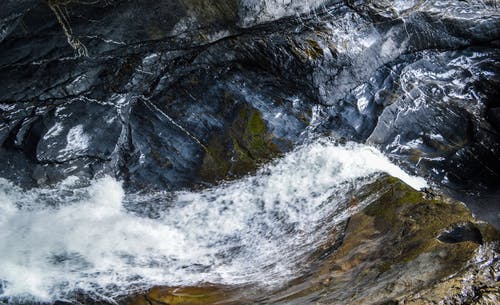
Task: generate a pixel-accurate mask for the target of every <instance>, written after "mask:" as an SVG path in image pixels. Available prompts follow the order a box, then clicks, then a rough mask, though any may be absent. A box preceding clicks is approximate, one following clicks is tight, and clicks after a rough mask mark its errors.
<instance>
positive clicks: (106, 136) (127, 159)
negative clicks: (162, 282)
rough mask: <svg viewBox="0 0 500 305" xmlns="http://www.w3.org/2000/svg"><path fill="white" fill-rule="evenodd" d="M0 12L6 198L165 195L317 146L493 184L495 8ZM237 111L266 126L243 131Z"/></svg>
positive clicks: (332, 5)
mask: <svg viewBox="0 0 500 305" xmlns="http://www.w3.org/2000/svg"><path fill="white" fill-rule="evenodd" d="M0 11H1V12H2V13H1V14H2V15H1V16H0V21H1V25H2V39H1V45H2V47H1V48H0V77H1V79H2V88H1V90H0V105H1V122H2V123H1V125H0V142H1V143H2V146H1V149H0V155H1V158H2V159H3V160H6V162H3V163H2V165H0V174H1V175H2V176H3V177H6V178H9V179H11V180H13V181H16V182H17V183H19V184H21V185H24V186H28V187H29V186H37V185H38V186H43V185H47V184H52V183H54V182H57V181H60V180H61V179H63V178H64V177H67V176H69V175H79V176H88V177H94V176H96V175H100V174H103V173H107V174H112V175H115V176H117V177H120V178H122V179H124V180H126V181H127V182H128V183H129V186H130V187H131V188H133V189H140V188H165V187H167V188H171V189H177V188H179V187H186V186H193V185H196V184H199V183H202V184H203V183H207V182H208V183H211V182H213V181H217V180H220V179H224V178H230V177H232V176H238V175H241V174H244V173H245V172H247V171H251V170H252V169H253V168H255V167H256V166H258V164H259V163H261V162H264V161H265V160H268V159H269V158H271V157H272V156H273V155H275V154H277V153H279V152H284V151H287V150H289V149H290V148H291V147H293V146H294V145H295V144H296V143H299V142H300V141H302V140H303V139H304V138H308V137H310V136H311V134H313V135H314V134H324V133H329V134H333V135H334V136H336V137H338V138H348V139H355V140H357V141H368V142H370V143H374V144H377V145H380V147H381V148H382V149H383V150H385V151H387V153H389V154H390V155H392V156H393V157H394V158H396V159H399V160H401V162H403V163H405V164H406V165H407V166H408V167H409V168H413V169H415V170H416V171H418V173H419V174H421V175H425V176H429V177H431V178H433V179H434V180H435V181H436V182H438V183H442V184H444V185H448V186H450V187H454V188H467V189H470V190H484V189H492V188H495V187H496V186H498V183H499V176H498V172H499V168H500V164H499V161H498V158H497V156H498V154H499V152H500V147H499V144H498V143H499V134H498V115H497V114H498V113H497V112H498V111H497V109H498V107H499V105H497V102H498V98H497V97H498V90H497V88H498V77H497V76H498V70H499V67H498V62H499V61H498V56H499V53H498V49H497V48H498V37H499V35H498V34H499V32H498V29H499V28H500V27H499V26H498V25H499V22H500V21H499V20H500V18H498V17H497V16H498V15H497V14H496V12H497V8H496V5H495V3H493V2H486V1H485V2H483V1H480V2H478V3H476V2H464V1H460V2H458V1H444V2H443V1H441V2H439V3H434V2H432V1H409V2H405V4H402V3H401V1H382V2H380V1H345V2H341V1H313V2H311V3H307V4H304V3H303V2H302V1H285V2H283V3H282V2H281V1H228V2H224V4H220V3H219V2H218V1H188V0H183V1H169V2H168V3H167V2H165V3H163V2H158V1H141V2H140V3H138V2H134V1H96V2H92V3H86V2H79V1H57V0H51V1H36V0H33V1H10V0H9V1H4V2H3V3H2V7H1V10H0ZM271 21H272V22H271ZM270 22H271V23H270ZM242 111H245V112H247V113H250V114H249V115H250V117H245V118H242V117H241V114H242ZM252 113H255V115H254V117H253V119H255V118H257V117H258V118H259V120H262V124H263V125H264V126H263V127H262V128H259V129H258V130H253V131H252V130H248V129H247V130H245V128H244V127H242V125H244V124H246V123H248V120H250V119H251V118H252ZM259 124H260V122H259ZM236 129H238V132H236V133H235V132H234V131H235V130H236ZM240 129H243V130H240ZM97 130H99V132H97ZM248 132H250V133H252V132H253V133H255V132H260V133H261V134H259V135H251V134H248ZM254 136H255V137H256V138H255V139H253V138H252V139H249V137H254ZM74 138H78V139H79V141H78V142H73V141H72V139H74ZM70 142H71V144H69V143H70ZM212 146H217V147H219V146H220V147H223V148H214V147H212ZM252 146H253V147H252ZM256 146H261V147H256ZM217 149H218V150H219V151H216V150H217ZM256 150H258V152H257V151H256ZM221 152H223V154H224V155H221Z"/></svg>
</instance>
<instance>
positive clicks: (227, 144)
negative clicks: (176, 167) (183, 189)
mask: <svg viewBox="0 0 500 305" xmlns="http://www.w3.org/2000/svg"><path fill="white" fill-rule="evenodd" d="M226 99H231V97H230V96H226ZM273 138H274V135H273V134H272V133H270V132H269V131H268V129H267V126H266V122H265V121H264V119H263V118H262V114H261V113H260V112H259V111H258V110H257V109H255V108H252V107H251V106H249V105H247V104H241V105H240V106H239V107H238V108H237V109H236V111H235V114H234V117H233V120H232V121H231V124H229V126H228V128H227V129H226V130H224V132H223V133H217V134H214V135H213V136H212V137H211V139H210V141H209V143H208V145H207V152H206V154H205V157H204V158H203V163H202V166H201V169H200V176H201V177H202V178H203V179H204V180H206V181H209V182H216V181H220V180H223V179H226V178H234V177H239V176H242V175H244V174H247V173H249V172H252V171H254V170H255V169H256V168H257V167H258V166H259V164H262V163H264V162H266V161H269V160H271V159H272V158H273V157H274V156H276V155H278V154H279V153H280V152H281V151H280V149H279V148H278V146H277V145H276V144H275V143H274V142H273Z"/></svg>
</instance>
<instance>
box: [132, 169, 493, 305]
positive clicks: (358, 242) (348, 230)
mask: <svg viewBox="0 0 500 305" xmlns="http://www.w3.org/2000/svg"><path fill="white" fill-rule="evenodd" d="M350 208H351V209H352V213H353V214H352V216H351V217H350V218H349V220H348V221H347V224H346V226H345V231H344V232H343V234H342V236H343V238H342V240H341V241H338V240H337V241H336V242H335V243H333V244H331V243H327V244H325V245H324V247H323V248H322V249H320V250H319V251H317V252H316V253H314V254H312V255H311V257H310V259H309V262H308V263H307V264H306V270H307V271H306V274H305V275H304V276H302V277H300V278H298V279H295V280H293V281H291V282H290V283H288V284H287V285H286V286H285V287H282V288H280V289H277V290H272V291H266V290H265V289H264V290H259V289H258V288H256V287H251V286H250V287H224V286H216V285H203V286H200V287H177V288H175V287H171V288H169V287H157V288H154V289H152V290H150V291H149V292H148V293H147V294H145V295H140V296H137V297H134V298H131V299H126V300H124V304H134V305H139V304H215V303H216V304H254V303H258V304H312V303H314V304H438V303H439V304H495V302H496V301H497V300H498V299H497V298H498V293H499V292H500V284H499V281H498V272H499V271H500V269H499V268H500V261H499V259H500V257H499V254H498V250H499V246H500V243H499V242H500V235H499V233H498V231H496V230H495V229H494V228H493V227H491V226H490V225H488V224H486V223H484V222H477V221H475V220H474V219H473V218H472V216H471V214H470V212H469V211H468V210H467V208H466V207H465V206H464V205H463V204H462V203H460V202H457V201H453V200H450V199H449V198H447V197H444V196H441V195H434V196H429V195H428V194H425V193H421V192H417V191H415V190H413V189H412V188H410V187H409V186H407V185H405V184H404V183H403V182H401V181H399V180H397V179H395V178H392V177H388V176H385V177H381V178H379V179H378V180H377V181H376V182H375V183H372V184H370V185H368V186H366V187H365V188H364V189H362V190H360V191H359V192H357V193H356V194H354V195H353V197H352V199H351V207H350ZM261 289H262V288H261ZM263 295H264V296H263Z"/></svg>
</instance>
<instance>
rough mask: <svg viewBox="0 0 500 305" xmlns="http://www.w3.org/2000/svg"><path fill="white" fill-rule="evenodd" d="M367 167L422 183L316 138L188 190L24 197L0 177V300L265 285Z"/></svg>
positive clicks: (325, 222) (287, 272)
mask: <svg viewBox="0 0 500 305" xmlns="http://www.w3.org/2000/svg"><path fill="white" fill-rule="evenodd" d="M376 172H387V173H389V174H390V175H393V176H396V177H398V178H401V179H402V180H404V181H406V182H407V183H408V184H410V185H412V186H413V187H414V188H421V187H424V186H425V181H424V180H423V179H421V178H416V177H412V176H409V175H408V174H406V173H404V172H403V171H402V170H401V169H399V168H398V167H397V166H395V165H394V164H391V163H390V161H389V160H388V159H387V158H386V157H384V156H383V155H382V154H381V153H380V152H378V151H377V150H375V149H374V148H371V147H368V146H363V145H358V144H352V143H351V144H347V145H345V146H336V145H335V144H333V143H331V142H329V141H326V140H325V141H319V142H316V143H313V144H309V145H304V146H303V147H300V148H298V149H297V150H296V151H294V152H292V153H290V154H288V155H286V156H284V157H283V158H282V159H281V160H278V161H277V162H275V163H274V164H271V165H268V166H266V167H265V168H263V169H262V170H260V171H259V172H258V173H257V174H255V175H252V176H248V177H245V178H242V179H240V180H238V181H235V182H231V183H226V184H223V185H220V186H218V187H213V188H210V189H207V190H203V191H200V192H188V191H183V192H177V193H174V194H166V193H156V194H148V195H138V194H130V195H127V194H125V193H124V190H123V188H122V186H121V184H120V182H118V181H116V180H114V179H113V178H110V177H105V178H102V179H98V180H95V181H94V182H93V183H92V184H91V185H90V186H87V187H77V185H78V180H77V179H76V180H75V179H73V180H69V181H66V182H65V183H61V184H60V185H59V186H58V187H57V188H55V189H36V190H32V191H28V192H26V191H22V190H21V189H19V188H17V187H15V186H14V185H12V184H11V183H10V182H8V181H6V180H0V249H1V251H0V280H1V282H0V283H3V284H2V285H1V286H0V293H1V294H0V296H2V297H4V298H19V297H29V298H35V299H38V300H43V301H50V300H53V299H55V298H65V297H69V296H68V295H67V293H68V291H74V290H80V291H81V290H83V291H85V292H88V293H94V294H95V293H97V294H102V295H105V296H108V297H116V296H118V295H120V294H121V293H124V292H126V291H127V290H129V289H131V287H135V288H137V287H143V288H144V287H149V286H151V285H160V284H161V285H189V284H195V283H199V282H213V283H221V284H241V283H249V282H254V283H260V284H273V283H277V282H279V281H281V280H283V279H286V278H288V279H289V278H290V276H292V275H294V274H296V272H297V270H299V269H300V268H299V266H300V264H301V262H302V261H301V259H302V260H303V259H304V257H306V256H307V253H311V252H312V251H313V250H314V249H315V247H317V246H318V245H319V244H320V243H321V242H323V241H324V239H325V236H327V235H328V234H327V233H328V232H330V230H331V229H332V228H333V227H334V226H335V225H336V224H338V223H339V222H340V221H342V220H343V219H345V217H347V216H348V215H347V214H346V213H345V209H344V206H343V205H342V204H340V203H341V202H342V201H345V199H346V194H347V193H348V192H349V191H350V190H352V189H353V188H355V187H357V186H359V185H358V184H359V183H362V182H359V179H360V178H363V177H369V176H370V175H373V174H374V173H376ZM151 202H154V204H151ZM151 209H154V210H155V213H156V214H155V215H156V216H155V217H154V218H151V217H146V214H150V211H151ZM148 211H149V212H148ZM2 286H3V287H2Z"/></svg>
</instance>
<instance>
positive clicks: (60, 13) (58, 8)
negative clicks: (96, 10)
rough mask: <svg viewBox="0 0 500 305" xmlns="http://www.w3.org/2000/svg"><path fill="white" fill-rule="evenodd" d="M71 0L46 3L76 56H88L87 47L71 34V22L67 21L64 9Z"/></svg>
mask: <svg viewBox="0 0 500 305" xmlns="http://www.w3.org/2000/svg"><path fill="white" fill-rule="evenodd" d="M71 2H73V0H48V1H47V4H48V6H49V8H50V9H51V10H52V12H53V13H54V15H56V18H57V21H58V22H59V24H60V25H61V27H62V29H63V31H64V35H65V36H66V39H67V41H68V43H69V45H70V46H71V47H72V48H73V49H74V50H75V51H76V54H77V56H78V57H82V56H85V57H88V56H89V53H88V50H87V47H86V46H85V45H84V44H83V43H82V42H81V41H80V40H79V39H78V38H76V37H75V35H74V34H73V30H72V29H71V24H70V22H69V14H68V11H67V10H66V7H65V6H66V5H68V4H69V3H71ZM77 3H83V4H93V3H97V2H89V3H87V2H80V1H77Z"/></svg>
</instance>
